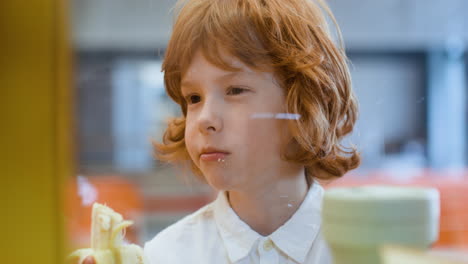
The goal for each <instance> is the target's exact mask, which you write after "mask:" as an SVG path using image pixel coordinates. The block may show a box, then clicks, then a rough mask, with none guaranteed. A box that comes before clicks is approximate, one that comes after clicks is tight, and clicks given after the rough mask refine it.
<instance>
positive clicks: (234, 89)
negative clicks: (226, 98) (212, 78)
mask: <svg viewBox="0 0 468 264" xmlns="http://www.w3.org/2000/svg"><path fill="white" fill-rule="evenodd" d="M246 91H247V89H244V88H241V87H230V88H229V90H228V94H229V95H236V94H241V93H243V92H246Z"/></svg>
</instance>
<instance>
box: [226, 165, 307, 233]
mask: <svg viewBox="0 0 468 264" xmlns="http://www.w3.org/2000/svg"><path fill="white" fill-rule="evenodd" d="M308 188H309V186H308V184H307V180H306V177H305V171H304V169H302V170H301V171H300V172H297V173H296V174H295V175H288V176H287V177H281V178H280V179H279V180H277V181H275V182H272V183H271V184H270V185H268V186H264V188H262V190H258V191H255V192H240V191H229V192H227V196H228V201H229V204H230V205H231V208H232V209H233V210H234V211H235V212H236V214H237V215H238V216H239V218H240V219H242V221H244V222H245V223H246V224H247V225H249V226H250V228H252V229H253V230H254V231H256V232H257V233H259V234H260V235H262V236H268V235H270V234H272V233H273V232H274V231H275V230H277V229H278V228H279V227H280V226H282V225H283V224H284V223H286V222H287V221H288V220H289V219H290V218H291V216H292V215H293V214H294V213H295V212H296V211H297V209H299V207H300V205H301V204H302V201H303V200H304V198H305V196H306V194H307V191H308Z"/></svg>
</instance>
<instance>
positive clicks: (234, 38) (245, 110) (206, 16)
mask: <svg viewBox="0 0 468 264" xmlns="http://www.w3.org/2000/svg"><path fill="white" fill-rule="evenodd" d="M179 4H180V11H179V13H178V16H177V21H176V23H175V25H174V30H173V34H172V37H171V40H170V42H169V45H168V48H167V50H166V53H165V59H164V63H163V71H164V80H165V85H166V91H167V93H168V94H169V96H170V97H171V98H172V99H173V100H174V101H175V102H176V103H178V104H179V105H180V106H181V109H182V112H183V116H181V117H179V118H175V119H173V120H172V121H170V122H169V125H168V128H167V130H166V133H165V135H164V138H163V143H161V144H158V143H155V144H154V146H155V150H156V153H157V156H158V158H159V159H161V160H163V161H167V162H173V163H182V164H189V165H190V166H191V168H192V170H193V172H194V174H195V175H196V176H198V177H199V178H200V179H201V180H202V181H204V182H206V183H207V184H209V185H210V186H211V187H213V188H214V189H215V190H218V191H219V195H218V198H217V199H216V200H215V201H214V202H212V203H211V204H209V205H207V206H205V207H203V208H201V209H199V210H198V211H197V212H195V213H193V214H191V215H189V216H187V217H185V218H184V219H182V220H180V221H178V222H177V223H175V224H173V225H171V226H170V227H168V228H166V229H165V230H163V231H162V232H160V233H159V234H158V235H157V236H156V237H155V238H153V239H152V240H151V241H149V242H148V243H146V245H145V255H146V257H147V259H148V260H149V262H150V263H151V264H160V263H170V264H178V263H216V264H220V263H239V264H240V263H316V264H324V263H330V262H331V260H330V255H329V252H328V250H327V248H326V245H325V243H324V241H323V239H322V237H321V235H320V219H321V217H320V212H321V210H320V207H321V199H322V195H323V189H322V187H321V186H320V185H319V184H318V183H317V181H316V179H331V178H336V177H341V176H342V175H344V174H345V173H346V172H347V171H349V170H351V169H354V168H356V167H357V166H358V165H359V162H360V157H359V154H358V153H357V151H356V149H353V148H351V149H347V148H345V147H343V146H342V145H341V144H340V140H341V139H342V138H343V137H344V136H345V135H347V134H349V133H350V132H351V131H352V129H353V126H354V123H355V121H356V118H357V103H356V100H355V97H354V94H353V92H352V89H351V80H350V76H349V71H348V67H347V64H346V62H347V61H346V56H345V54H344V51H343V49H342V48H338V47H337V46H335V44H334V43H333V41H332V39H331V36H330V33H329V31H328V27H327V24H326V20H325V17H324V13H323V12H325V13H326V14H328V16H329V17H330V18H331V19H332V20H333V21H334V18H333V15H332V14H331V12H330V11H329V9H328V7H327V6H326V4H325V3H323V2H322V1H321V0H315V1H313V0H188V1H186V2H185V3H179ZM335 24H336V23H335ZM338 35H339V30H338Z"/></svg>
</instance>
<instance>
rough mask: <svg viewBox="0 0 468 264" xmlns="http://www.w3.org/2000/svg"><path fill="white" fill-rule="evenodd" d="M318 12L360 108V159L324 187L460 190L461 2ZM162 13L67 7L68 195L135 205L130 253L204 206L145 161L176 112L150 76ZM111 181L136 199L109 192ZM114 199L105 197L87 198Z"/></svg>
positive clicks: (164, 3)
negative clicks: (72, 131)
mask: <svg viewBox="0 0 468 264" xmlns="http://www.w3.org/2000/svg"><path fill="white" fill-rule="evenodd" d="M329 3H330V5H331V7H332V10H333V12H334V13H335V16H336V19H337V20H338V23H339V25H340V26H341V30H342V33H343V36H344V40H345V44H346V48H347V53H348V56H349V58H350V60H351V64H352V65H351V72H352V78H353V83H354V89H355V92H356V94H357V96H358V100H359V103H360V119H359V121H358V123H357V126H356V129H355V131H354V133H353V135H352V136H351V137H350V138H349V141H351V142H352V143H354V144H356V145H357V147H358V148H359V149H360V150H361V152H362V156H363V163H362V165H361V167H360V168H359V169H357V170H355V171H353V172H351V173H350V175H349V176H348V175H347V176H346V177H344V178H343V182H340V183H332V184H335V185H336V184H364V183H367V182H368V181H375V180H376V179H378V180H388V181H390V180H394V181H396V182H403V183H410V182H412V181H416V180H417V181H423V183H427V184H439V183H434V182H432V181H434V179H433V178H432V177H435V178H436V179H440V180H442V181H444V180H454V181H456V180H458V179H463V181H466V180H467V179H468V178H467V177H468V175H467V171H466V167H467V160H468V159H467V147H468V143H467V129H468V127H467V124H468V123H467V110H468V104H467V92H466V91H467V87H468V84H467V73H468V68H467V67H466V65H467V63H468V58H467V56H466V52H465V50H466V48H467V47H468V42H467V41H468V19H467V16H466V14H467V13H468V2H467V1H464V0H449V1H434V0H431V1H426V0H411V1H407V0H405V1H396V0H383V1H371V0H361V1H346V0H333V1H329ZM173 5H174V1H172V0H138V1H126V0H112V1H111V0H100V1H94V0H74V1H72V8H71V20H72V23H71V24H72V36H73V48H74V54H75V68H74V79H75V82H74V88H75V89H76V99H75V100H76V103H75V104H76V117H75V118H76V122H77V123H76V124H77V126H76V129H77V137H76V141H77V163H78V170H79V175H80V176H79V178H78V181H77V182H78V187H80V186H82V187H83V186H95V187H96V186H98V187H96V191H95V192H96V193H97V194H96V195H97V198H96V199H98V200H99V199H103V200H106V199H108V202H109V204H111V205H113V204H114V203H115V207H116V208H118V209H120V208H119V205H120V204H121V203H122V202H124V201H128V199H135V201H134V202H135V203H138V204H139V205H140V206H141V207H138V208H139V210H140V209H141V211H139V213H140V216H141V220H142V222H141V223H140V224H141V225H140V226H139V228H140V230H139V232H138V234H137V236H136V238H137V239H138V240H139V241H140V242H141V241H146V240H148V239H150V238H151V237H152V236H154V235H155V234H156V233H157V232H158V231H160V230H161V229H162V228H164V227H165V226H167V225H168V224H170V223H172V222H174V221H176V220H177V219H179V218H180V217H182V216H184V215H186V214H187V213H189V212H191V211H194V210H196V209H198V208H199V207H200V206H201V205H202V204H204V203H206V202H207V201H210V200H211V197H212V193H211V190H210V189H209V188H207V187H206V186H203V185H200V184H197V183H196V182H191V183H189V184H186V181H185V180H184V179H185V178H190V177H185V176H188V175H185V176H183V177H179V176H181V175H183V174H184V173H182V172H180V171H177V170H174V169H173V168H170V167H167V166H162V165H161V164H159V163H158V162H155V161H154V159H153V157H152V149H151V145H150V144H149V141H150V139H155V140H160V138H161V134H162V132H163V130H164V128H165V123H164V122H165V120H166V119H167V118H168V117H170V116H175V115H178V114H179V113H180V112H179V108H178V106H177V105H175V104H174V103H173V102H172V101H170V100H169V99H168V97H167V96H166V95H165V92H164V84H163V76H162V73H161V72H160V68H161V59H162V57H163V56H164V50H165V47H166V43H167V41H168V40H169V37H170V33H171V26H172V15H173V13H172V12H171V8H172V7H173ZM429 176H431V178H430V179H429V178H428V179H427V182H426V180H424V179H423V178H424V177H429ZM354 179H357V180H354ZM121 181H122V182H126V185H127V187H125V188H129V189H134V191H135V193H134V194H133V195H135V197H131V196H130V195H128V196H127V195H124V194H123V193H122V192H121V191H120V189H118V188H121V187H120V186H121V185H120V183H121ZM360 181H362V182H360ZM80 182H81V183H82V185H80ZM102 182H106V183H102ZM75 187H76V186H74V188H75ZM100 187H102V188H103V190H101V189H100ZM83 188H84V187H83ZM113 188H117V189H115V193H113V194H112V195H111V194H110V193H109V196H108V197H98V196H99V194H100V193H101V192H103V191H104V189H106V191H110V189H113ZM122 188H123V187H122ZM107 189H109V190H107ZM463 197H464V198H468V197H467V196H465V195H464V196H463ZM459 198H460V199H461V198H462V197H459ZM195 201H196V202H195ZM134 205H135V204H131V203H129V204H128V206H129V208H128V209H132V208H137V207H135V206H134ZM464 209H465V211H464V212H465V214H466V215H465V218H464V220H466V221H465V223H468V207H467V208H464ZM121 210H124V211H125V210H127V208H121ZM86 217H87V216H86ZM462 222H463V221H462ZM447 228H455V227H453V226H451V227H447ZM460 228H461V227H460ZM463 228H464V230H465V237H464V238H460V239H462V240H463V244H464V245H465V246H468V237H467V236H468V224H465V226H464V227H463ZM453 239H455V240H457V239H459V238H453ZM449 240H450V239H449ZM450 241H451V242H447V243H461V242H460V241H459V242H456V241H452V240H450ZM457 241H458V240H457Z"/></svg>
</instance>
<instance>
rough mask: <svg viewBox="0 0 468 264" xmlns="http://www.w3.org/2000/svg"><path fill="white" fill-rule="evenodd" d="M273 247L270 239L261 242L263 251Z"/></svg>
mask: <svg viewBox="0 0 468 264" xmlns="http://www.w3.org/2000/svg"><path fill="white" fill-rule="evenodd" d="M272 248H273V242H272V241H271V240H269V239H268V240H267V241H265V243H263V249H265V251H270V250H271V249H272Z"/></svg>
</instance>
